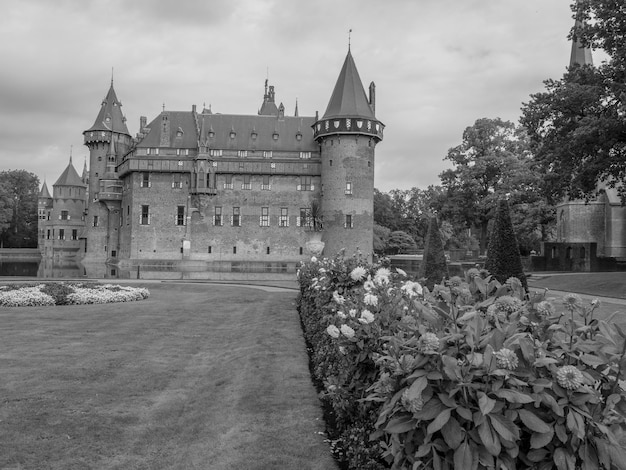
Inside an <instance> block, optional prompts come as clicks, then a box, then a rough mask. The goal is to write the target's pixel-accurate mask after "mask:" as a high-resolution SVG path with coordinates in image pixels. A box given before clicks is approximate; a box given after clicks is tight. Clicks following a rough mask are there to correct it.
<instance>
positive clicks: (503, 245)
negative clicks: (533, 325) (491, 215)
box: [485, 199, 528, 290]
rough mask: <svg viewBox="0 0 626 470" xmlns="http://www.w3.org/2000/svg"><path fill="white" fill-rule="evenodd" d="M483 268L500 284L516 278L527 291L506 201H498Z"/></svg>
mask: <svg viewBox="0 0 626 470" xmlns="http://www.w3.org/2000/svg"><path fill="white" fill-rule="evenodd" d="M485 268H486V269H487V270H488V271H489V272H490V273H491V274H492V275H493V276H494V277H495V278H496V279H497V280H498V281H500V282H501V283H504V282H505V281H506V280H507V279H508V278H510V277H516V278H518V279H519V280H520V281H521V282H522V285H523V286H524V289H525V290H528V283H527V281H526V275H525V274H524V268H523V267H522V258H521V256H520V252H519V246H518V244H517V237H516V236H515V231H514V230H513V224H512V223H511V213H510V210H509V203H508V201H507V200H506V199H500V200H499V201H498V207H497V209H496V217H495V220H494V223H493V228H492V229H491V236H490V237H489V247H488V248H487V261H486V262H485Z"/></svg>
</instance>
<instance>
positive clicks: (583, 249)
mask: <svg viewBox="0 0 626 470" xmlns="http://www.w3.org/2000/svg"><path fill="white" fill-rule="evenodd" d="M586 254H587V253H586V252H585V247H584V246H581V247H580V257H581V258H582V259H585V255H586Z"/></svg>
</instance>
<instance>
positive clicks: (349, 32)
mask: <svg viewBox="0 0 626 470" xmlns="http://www.w3.org/2000/svg"><path fill="white" fill-rule="evenodd" d="M351 35H352V28H350V30H349V31H348V50H350V37H351Z"/></svg>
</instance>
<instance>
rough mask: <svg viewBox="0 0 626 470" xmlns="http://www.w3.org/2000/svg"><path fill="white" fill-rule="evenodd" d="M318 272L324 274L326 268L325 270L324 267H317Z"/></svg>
mask: <svg viewBox="0 0 626 470" xmlns="http://www.w3.org/2000/svg"><path fill="white" fill-rule="evenodd" d="M318 272H319V273H320V274H324V273H325V272H326V270H325V269H324V268H319V270H318Z"/></svg>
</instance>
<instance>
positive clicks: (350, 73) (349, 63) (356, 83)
mask: <svg viewBox="0 0 626 470" xmlns="http://www.w3.org/2000/svg"><path fill="white" fill-rule="evenodd" d="M334 117H363V118H366V119H376V117H375V116H374V112H373V111H372V108H371V107H370V104H369V100H368V98H367V96H366V95H365V90H364V89H363V83H361V78H360V77H359V72H358V71H357V69H356V65H355V64H354V59H353V58H352V54H351V53H350V50H348V55H347V56H346V60H345V62H344V63H343V67H342V68H341V72H340V73H339V78H337V83H336V84H335V89H334V90H333V94H332V95H331V97H330V101H329V102H328V107H327V108H326V112H325V113H324V117H323V119H327V118H334Z"/></svg>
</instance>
